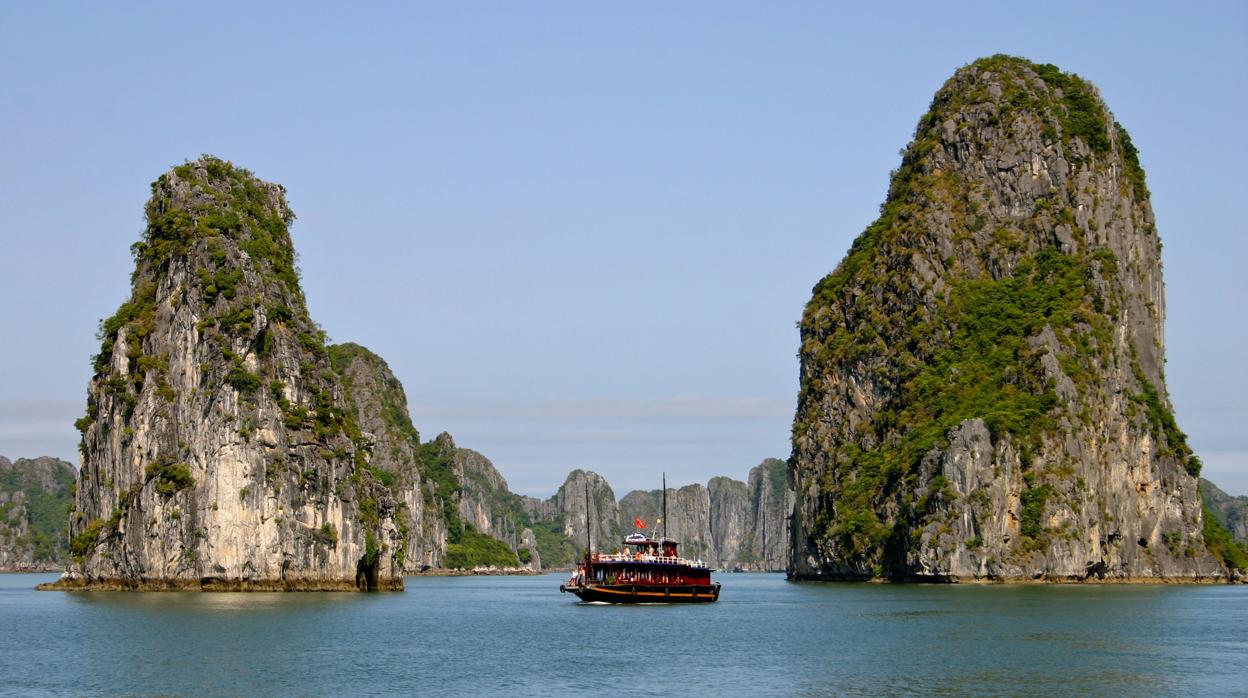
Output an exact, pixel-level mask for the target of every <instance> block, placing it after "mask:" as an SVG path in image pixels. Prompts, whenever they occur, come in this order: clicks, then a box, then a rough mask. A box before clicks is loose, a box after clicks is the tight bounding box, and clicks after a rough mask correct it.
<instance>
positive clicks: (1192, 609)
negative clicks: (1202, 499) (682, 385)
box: [0, 574, 1248, 698]
mask: <svg viewBox="0 0 1248 698" xmlns="http://www.w3.org/2000/svg"><path fill="white" fill-rule="evenodd" d="M563 576H564V575H549V576H545V577H449V578H448V577H418V578H409V579H408V580H407V591H406V592H404V593H400V594H226V593H217V594H193V593H148V594H135V593H124V592H91V593H85V592H78V593H65V592H35V591H33V590H32V587H33V586H34V585H35V584H36V583H39V582H42V581H49V580H51V579H54V578H55V575H0V694H3V695H21V696H42V695H84V696H97V695H103V696H115V695H143V696H154V695H162V696H163V695H188V696H189V695H197V696H198V695H212V696H215V695H221V696H251V695H264V696H268V695H291V696H327V695H472V696H525V695H543V696H544V695H556V696H558V695H573V694H580V695H610V696H622V697H630V698H631V697H633V696H681V695H693V696H699V695H741V696H772V695H774V696H823V695H845V694H871V695H913V694H935V695H951V696H952V695H1130V696H1152V695H1195V694H1199V695H1219V696H1221V695H1234V694H1245V693H1248V587H1244V586H1239V587H1228V586H1208V587H1179V586H1173V587H1162V586H1088V587H1051V586H1049V587H1042V586H992V587H977V586H890V585H868V584H814V583H802V584H799V583H791V582H787V581H785V580H784V578H783V576H781V575H757V574H721V575H716V579H717V580H718V581H721V582H722V583H723V585H724V588H723V594H722V596H721V598H720V601H719V603H716V604H707V605H674V606H660V605H655V606H633V607H629V606H599V605H582V604H580V603H578V602H577V600H576V598H575V597H573V596H571V595H570V594H560V593H559V590H558V587H559V583H560V582H561V581H562V579H563Z"/></svg>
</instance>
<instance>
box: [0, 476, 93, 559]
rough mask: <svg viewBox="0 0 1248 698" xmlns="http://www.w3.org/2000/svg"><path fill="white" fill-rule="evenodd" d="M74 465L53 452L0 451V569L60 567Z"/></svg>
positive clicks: (65, 551) (65, 547)
mask: <svg viewBox="0 0 1248 698" xmlns="http://www.w3.org/2000/svg"><path fill="white" fill-rule="evenodd" d="M76 474H77V473H76V471H75V470H74V466H72V465H70V464H69V463H66V462H65V461H63V460H59V459H56V458H47V457H44V458H18V459H17V461H15V462H11V461H9V459H8V458H5V457H4V456H0V570H3V571H11V572H35V571H43V570H54V569H63V568H64V566H65V560H66V559H67V558H68V557H69V555H68V552H69V546H68V544H67V541H66V539H65V520H66V517H67V516H68V514H69V507H70V502H71V501H72V500H73V493H72V492H73V485H74V476H75V475H76Z"/></svg>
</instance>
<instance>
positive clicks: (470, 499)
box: [438, 434, 542, 571]
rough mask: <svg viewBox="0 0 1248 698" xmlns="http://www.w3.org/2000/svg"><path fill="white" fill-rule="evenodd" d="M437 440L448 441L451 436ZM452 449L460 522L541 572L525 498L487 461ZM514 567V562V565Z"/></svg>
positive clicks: (463, 450)
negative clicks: (514, 491) (526, 511)
mask: <svg viewBox="0 0 1248 698" xmlns="http://www.w3.org/2000/svg"><path fill="white" fill-rule="evenodd" d="M438 438H439V440H446V441H449V440H450V435H449V434H443V435H442V436H439V437H438ZM450 447H451V448H453V449H454V457H453V463H454V464H455V473H456V476H457V477H458V479H459V481H460V482H461V483H462V486H461V491H460V498H459V517H460V519H461V520H462V521H463V522H464V523H465V524H466V525H468V526H471V527H472V528H473V529H475V530H476V531H478V532H480V533H482V534H484V535H487V536H490V537H492V538H495V539H497V540H500V541H502V542H504V543H506V544H507V547H509V548H510V549H511V550H513V551H515V553H516V555H517V560H518V562H519V565H520V566H521V567H524V568H526V569H530V570H534V571H536V570H540V569H541V568H542V557H541V554H540V552H539V551H538V547H537V538H536V536H535V535H534V533H533V531H532V529H530V528H529V518H528V517H527V516H526V515H525V503H526V498H524V497H521V496H520V495H518V494H515V493H513V492H512V491H511V490H510V489H508V487H507V481H506V480H505V479H503V476H502V474H501V473H499V472H498V469H497V468H495V467H494V464H493V463H491V462H490V460H489V459H488V458H486V457H485V456H483V455H481V454H480V453H477V452H476V451H473V450H470V449H466V448H454V443H453V442H450ZM515 564H516V562H515V561H513V562H512V566H515Z"/></svg>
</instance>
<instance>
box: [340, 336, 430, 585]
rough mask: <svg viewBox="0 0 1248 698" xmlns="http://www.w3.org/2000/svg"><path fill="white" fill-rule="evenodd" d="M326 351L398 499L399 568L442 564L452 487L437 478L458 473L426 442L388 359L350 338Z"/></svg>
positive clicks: (381, 474) (376, 471)
mask: <svg viewBox="0 0 1248 698" xmlns="http://www.w3.org/2000/svg"><path fill="white" fill-rule="evenodd" d="M327 351H328V354H329V358H330V362H331V364H332V365H333V367H334V371H335V372H337V373H338V375H339V377H340V378H341V380H342V383H343V388H344V391H345V397H346V402H347V407H348V410H349V412H350V413H351V414H352V415H353V416H354V418H355V421H356V424H357V425H358V426H359V428H360V432H361V436H362V437H363V440H364V442H365V443H367V444H369V448H370V451H371V453H372V459H371V461H370V463H369V467H370V468H371V469H372V472H373V475H374V476H375V477H376V478H377V479H378V480H380V481H381V482H382V483H383V484H384V485H386V486H387V488H388V489H389V490H390V491H391V493H392V494H393V496H394V498H395V499H396V501H397V502H398V511H397V513H396V518H397V521H398V527H399V531H400V536H401V539H402V542H401V550H402V551H403V552H402V553H401V554H400V555H399V564H400V567H401V568H402V570H403V571H404V572H417V571H420V570H423V569H428V568H430V567H439V566H441V564H442V558H443V556H444V555H445V554H446V546H447V537H448V530H447V518H446V511H447V510H448V509H450V508H451V507H450V505H451V501H450V500H451V499H452V498H453V495H452V494H451V493H450V491H449V490H450V488H449V487H444V488H443V489H442V490H439V482H440V481H448V482H449V480H450V479H451V478H452V477H454V473H453V472H452V469H451V467H450V466H449V460H450V457H449V456H448V457H446V458H438V457H437V456H438V454H440V453H441V449H440V447H438V446H437V445H431V446H430V447H424V446H422V444H421V442H420V433H419V432H418V431H417V430H416V427H415V426H414V425H413V424H412V418H411V415H410V413H409V412H408V409H407V393H406V392H405V391H404V390H403V384H402V383H400V382H399V379H398V378H396V377H395V375H394V373H393V372H392V371H391V370H390V366H389V365H388V364H386V362H385V360H384V359H382V358H381V357H380V356H378V355H376V354H374V353H373V352H371V351H369V350H368V349H367V348H365V347H362V346H360V345H358V344H351V343H347V344H335V345H332V346H329V347H327ZM451 448H452V449H453V448H454V444H453V443H452V444H451ZM443 500H446V503H447V506H444V503H443Z"/></svg>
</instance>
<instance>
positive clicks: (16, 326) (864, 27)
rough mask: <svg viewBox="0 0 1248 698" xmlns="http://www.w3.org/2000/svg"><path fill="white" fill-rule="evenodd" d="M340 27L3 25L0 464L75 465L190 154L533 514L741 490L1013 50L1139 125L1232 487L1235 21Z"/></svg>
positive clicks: (1244, 262)
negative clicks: (868, 230) (932, 122)
mask: <svg viewBox="0 0 1248 698" xmlns="http://www.w3.org/2000/svg"><path fill="white" fill-rule="evenodd" d="M348 4H349V3H325V4H317V3H303V2H301V3H265V4H263V6H260V4H258V3H232V2H214V3H200V4H197V5H194V6H191V5H187V4H184V3H167V2H160V3H56V2H48V3H17V2H12V1H10V0H0V148H2V149H0V153H2V155H0V235H2V236H3V249H4V252H3V256H2V257H0V259H3V260H4V262H3V266H2V267H0V328H3V333H4V338H3V340H2V341H0V454H3V455H6V456H8V457H9V458H16V457H31V456H36V455H45V454H46V455H53V456H58V457H61V458H65V459H67V460H71V461H73V462H77V449H76V445H77V433H76V432H75V431H74V429H73V426H72V421H73V420H74V419H75V418H77V417H78V416H80V415H81V414H82V413H83V410H84V408H85V394H86V385H87V382H88V381H89V379H90V377H91V369H90V361H89V357H90V356H91V354H93V353H94V352H96V351H97V350H98V342H97V340H96V339H95V329H96V325H97V322H98V320H99V319H100V318H103V317H107V316H109V315H111V314H112V313H113V312H114V310H115V309H116V308H117V306H118V305H119V304H120V303H121V302H122V301H123V300H125V298H126V297H127V296H128V292H129V273H130V271H131V270H132V268H133V263H132V261H131V259H130V255H129V250H128V248H129V246H130V244H131V243H132V242H134V241H135V240H137V239H138V238H139V236H140V234H141V233H142V230H143V218H142V211H143V204H144V202H145V201H146V199H147V197H148V195H149V193H150V192H149V184H150V183H151V182H152V180H154V179H155V178H156V177H157V176H159V175H160V174H161V173H162V172H164V171H165V170H167V169H168V168H170V167H172V166H174V165H177V164H180V163H182V162H184V161H185V160H188V159H194V158H196V157H197V156H199V155H200V154H201V153H211V154H214V155H217V156H219V157H223V158H226V159H229V160H231V161H233V162H234V163H236V164H238V165H240V166H243V167H247V168H249V169H251V170H252V171H254V172H255V173H256V174H257V175H258V176H260V177H261V178H263V179H266V180H269V181H274V182H279V183H281V184H283V185H284V186H285V187H286V188H287V190H288V196H289V201H290V204H291V206H292V208H294V210H295V212H296V214H297V215H298V220H297V221H296V223H295V225H294V227H293V229H292V236H293V238H294V241H295V245H296V249H297V251H298V254H299V261H300V267H301V270H302V276H303V285H304V289H305V291H306V294H307V298H308V305H309V310H310V312H311V314H312V317H313V318H314V319H315V320H317V321H318V322H319V323H320V324H321V325H322V326H323V327H324V328H325V330H326V331H327V332H328V334H329V335H330V337H331V339H332V340H333V341H337V342H344V341H352V342H357V343H360V344H363V345H365V346H367V347H369V348H371V349H373V350H374V351H376V352H377V353H378V354H380V355H381V356H383V357H384V358H385V359H386V360H387V362H388V363H389V365H390V367H391V368H392V369H393V370H394V372H395V374H396V375H397V376H398V377H399V378H400V380H401V381H402V382H403V384H404V386H405V387H406V390H407V394H408V399H409V403H410V407H411V411H412V416H413V420H414V422H415V424H416V426H417V428H418V429H419V430H420V431H421V434H422V436H423V437H424V438H432V437H433V436H435V435H436V434H437V433H438V432H441V431H444V430H445V431H449V432H450V433H451V434H453V435H454V437H455V440H456V443H457V444H458V445H460V446H463V447H467V448H472V449H475V450H477V451H480V452H482V453H484V454H485V455H486V456H487V457H489V458H490V459H491V460H492V461H493V462H494V463H495V465H496V466H497V467H498V468H499V470H500V471H501V472H502V474H503V475H504V477H506V478H507V480H508V482H509V484H510V485H511V488H512V489H513V490H514V491H517V492H521V493H524V494H530V495H534V496H543V497H544V496H549V495H550V494H551V493H553V492H554V491H555V489H556V488H557V487H558V486H559V485H560V484H561V483H562V482H563V480H564V478H565V476H566V474H567V473H568V471H570V470H571V469H573V468H588V469H591V470H594V471H596V472H599V473H601V474H603V475H604V476H605V477H607V479H608V481H609V482H610V483H611V484H612V486H613V487H614V489H615V491H616V494H617V496H622V495H623V494H624V493H625V492H627V491H629V490H632V489H638V488H643V489H653V488H657V486H658V481H659V477H660V473H662V472H666V473H667V478H668V482H669V483H673V484H676V485H680V484H686V483H690V482H705V481H706V480H707V479H709V478H710V477H712V476H714V475H729V476H732V477H735V478H738V479H744V478H745V476H746V474H747V472H748V470H749V469H750V468H751V467H753V466H754V465H757V464H758V463H759V462H760V461H761V460H762V459H764V458H768V457H779V458H786V457H787V456H788V454H789V427H790V424H791V421H792V416H793V411H794V407H795V404H796V394H797V386H798V363H797V359H796V354H797V349H798V343H799V338H798V332H797V329H796V322H797V320H798V319H799V317H800V315H801V311H802V307H803V306H804V304H805V302H806V301H807V300H808V299H809V296H810V290H811V288H812V286H813V285H814V284H815V283H816V282H817V281H818V280H819V279H820V278H821V277H822V276H823V275H825V274H827V273H828V272H830V271H831V270H832V269H833V268H834V267H835V266H836V264H837V263H838V262H839V260H840V259H841V257H842V256H843V255H844V253H845V251H846V250H847V249H848V248H849V245H850V243H851V242H852V240H853V239H854V237H856V236H857V235H858V233H860V232H861V231H862V230H863V229H864V228H865V227H866V226H867V225H868V224H869V223H870V222H871V220H872V219H873V218H874V217H875V215H876V214H877V212H878V207H879V205H880V203H881V201H882V200H883V198H884V196H885V193H886V190H887V182H888V176H889V171H890V170H892V169H893V168H896V167H897V166H898V164H899V161H900V158H899V155H898V153H899V150H900V149H902V148H903V147H904V146H905V145H906V143H907V142H908V141H909V140H910V138H911V136H912V134H913V131H914V127H915V124H916V123H917V121H918V119H919V117H920V116H921V115H922V114H923V113H924V112H925V111H926V110H927V106H928V103H929V102H930V100H931V97H932V95H933V93H934V92H935V91H936V90H937V89H938V88H939V87H940V85H941V84H942V83H943V82H944V81H945V80H946V79H947V78H948V77H949V76H950V75H951V74H952V73H953V72H954V71H955V70H956V69H957V68H959V67H960V66H963V65H965V64H967V63H969V62H971V61H973V60H975V59H976V58H979V57H982V56H986V55H991V54H995V53H1009V54H1014V55H1021V56H1024V57H1027V58H1029V59H1031V60H1034V61H1037V62H1045V63H1054V64H1056V65H1058V66H1059V67H1061V68H1063V69H1064V70H1068V71H1073V72H1077V73H1079V74H1080V75H1082V76H1084V77H1085V78H1087V79H1089V80H1091V81H1093V82H1094V83H1095V84H1096V85H1097V86H1098V87H1099V88H1100V90H1101V93H1102V96H1103V97H1104V98H1105V100H1106V102H1107V104H1108V105H1109V107H1110V109H1111V110H1112V111H1113V112H1114V113H1115V116H1116V118H1117V119H1118V121H1120V122H1121V123H1122V124H1123V125H1124V126H1125V127H1126V128H1127V129H1128V130H1129V131H1130V133H1131V136H1132V140H1133V141H1134V143H1135V145H1136V146H1137V147H1138V148H1139V151H1140V159H1141V162H1142V164H1143V165H1144V168H1145V170H1146V172H1147V175H1148V184H1149V187H1150V189H1151V191H1152V203H1153V208H1154V211H1155V213H1156V215H1157V220H1158V228H1159V230H1160V232H1161V236H1162V239H1163V242H1164V246H1165V247H1164V253H1163V261H1164V265H1165V279H1166V291H1167V325H1166V348H1167V355H1168V365H1167V380H1168V385H1169V390H1170V395H1171V398H1172V400H1173V402H1174V404H1175V407H1176V414H1177V418H1178V421H1179V424H1180V426H1181V427H1182V428H1183V429H1184V430H1185V431H1186V432H1187V433H1188V435H1189V437H1190V441H1191V443H1192V445H1193V447H1194V448H1195V450H1196V451H1197V453H1199V454H1200V456H1201V457H1202V458H1203V460H1204V463H1205V474H1206V476H1207V477H1209V478H1211V479H1212V480H1213V481H1214V482H1215V483H1218V484H1219V485H1221V486H1222V487H1223V488H1224V489H1226V490H1227V491H1229V492H1231V493H1233V494H1248V430H1246V429H1244V426H1245V425H1248V369H1246V368H1245V366H1246V362H1245V361H1244V360H1243V353H1244V347H1245V346H1248V314H1246V313H1245V312H1244V301H1245V300H1246V299H1248V293H1246V292H1248V281H1246V280H1245V279H1246V277H1248V275H1246V274H1245V273H1244V269H1245V268H1248V224H1246V223H1245V221H1246V220H1248V215H1246V214H1248V210H1246V209H1248V196H1245V194H1248V191H1246V188H1245V186H1244V180H1243V176H1242V164H1243V163H1244V162H1245V161H1248V145H1246V142H1248V140H1246V139H1245V138H1244V137H1243V129H1244V124H1245V123H1248V4H1246V3H1243V2H1223V3H1199V2H1196V3H1182V4H1179V3H1165V4H1163V3H1113V2H1105V3H1086V2H1072V3H1068V2H1048V3H1028V4H1026V5H1024V4H1021V3H998V2H984V3H939V4H936V3H916V4H903V3H853V4H854V5H862V6H861V7H848V6H842V5H849V3H822V2H816V3H800V2H794V3H735V2H689V3H546V2H534V3H504V2H497V3H477V2H463V3H396V4H369V5H368V7H367V8H354V7H346V5H348ZM867 5H871V6H870V7H867ZM1007 5H1012V6H1007Z"/></svg>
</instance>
